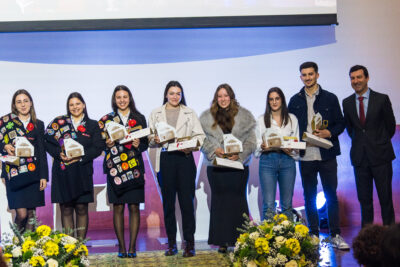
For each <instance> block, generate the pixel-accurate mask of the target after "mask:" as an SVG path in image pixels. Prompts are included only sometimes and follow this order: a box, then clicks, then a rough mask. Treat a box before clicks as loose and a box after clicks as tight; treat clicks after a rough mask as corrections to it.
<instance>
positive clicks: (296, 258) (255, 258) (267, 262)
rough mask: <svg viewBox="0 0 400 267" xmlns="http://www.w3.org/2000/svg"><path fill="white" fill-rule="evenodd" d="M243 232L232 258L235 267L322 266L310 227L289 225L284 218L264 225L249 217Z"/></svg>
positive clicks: (292, 223) (295, 223) (275, 218)
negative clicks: (319, 264) (319, 262)
mask: <svg viewBox="0 0 400 267" xmlns="http://www.w3.org/2000/svg"><path fill="white" fill-rule="evenodd" d="M245 217H246V216H245ZM241 231H242V234H241V235H240V236H239V237H238V239H237V242H236V245H235V248H234V251H233V252H231V253H230V255H229V258H230V260H231V262H232V265H233V266H234V267H247V266H249V263H251V264H250V266H261V267H271V266H281V267H282V266H287V267H294V266H299V267H316V266H318V260H319V243H318V242H316V240H314V239H313V238H312V237H311V236H310V234H309V230H308V228H307V227H306V226H304V225H303V224H301V223H300V222H292V221H289V220H288V219H287V217H286V216H285V215H283V214H279V215H276V216H274V218H273V219H271V220H267V221H263V222H261V223H255V222H252V221H250V219H249V218H248V217H246V222H245V224H244V227H243V228H242V229H241Z"/></svg>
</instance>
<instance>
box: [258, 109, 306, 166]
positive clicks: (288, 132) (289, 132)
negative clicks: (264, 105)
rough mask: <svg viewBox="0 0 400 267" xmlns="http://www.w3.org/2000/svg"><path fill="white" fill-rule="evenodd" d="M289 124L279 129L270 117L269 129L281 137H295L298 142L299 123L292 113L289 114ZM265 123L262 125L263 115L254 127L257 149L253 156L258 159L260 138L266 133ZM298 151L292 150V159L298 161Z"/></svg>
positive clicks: (260, 151)
mask: <svg viewBox="0 0 400 267" xmlns="http://www.w3.org/2000/svg"><path fill="white" fill-rule="evenodd" d="M289 118H290V120H289V122H288V123H287V124H286V125H285V126H281V127H279V125H278V123H277V122H276V121H275V120H274V119H273V118H272V116H271V127H270V128H273V129H274V130H275V131H277V132H278V133H280V134H281V135H282V136H295V137H297V139H298V140H299V141H300V138H299V123H298V121H297V118H296V116H295V115H293V114H292V113H289ZM266 129H267V128H266V127H265V123H264V115H261V116H260V117H258V119H257V126H256V138H257V148H256V151H254V155H255V156H256V157H259V156H260V155H261V153H262V150H261V144H262V142H263V140H262V136H263V134H264V133H265V131H266ZM298 154H299V153H298V151H296V150H293V151H292V155H291V156H292V157H293V158H294V159H296V160H297V159H298Z"/></svg>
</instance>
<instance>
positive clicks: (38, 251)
mask: <svg viewBox="0 0 400 267" xmlns="http://www.w3.org/2000/svg"><path fill="white" fill-rule="evenodd" d="M32 252H33V256H42V257H43V258H47V257H46V256H45V255H44V251H43V249H41V248H32Z"/></svg>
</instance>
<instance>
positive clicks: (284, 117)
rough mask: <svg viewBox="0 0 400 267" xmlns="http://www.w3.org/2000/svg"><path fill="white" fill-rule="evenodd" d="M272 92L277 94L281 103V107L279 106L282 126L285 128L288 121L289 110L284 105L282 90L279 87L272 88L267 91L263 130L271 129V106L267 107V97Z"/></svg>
mask: <svg viewBox="0 0 400 267" xmlns="http://www.w3.org/2000/svg"><path fill="white" fill-rule="evenodd" d="M273 92H275V93H277V94H278V95H279V97H280V98H281V101H282V106H281V118H282V126H286V125H287V124H288V123H289V121H290V117H289V109H288V107H287V105H286V99H285V95H284V94H283V92H282V90H281V89H280V88H279V87H272V88H271V89H269V90H268V94H267V104H266V106H265V113H264V123H265V128H270V127H271V114H272V110H271V106H270V105H269V96H270V95H271V93H273ZM290 122H291V121H290Z"/></svg>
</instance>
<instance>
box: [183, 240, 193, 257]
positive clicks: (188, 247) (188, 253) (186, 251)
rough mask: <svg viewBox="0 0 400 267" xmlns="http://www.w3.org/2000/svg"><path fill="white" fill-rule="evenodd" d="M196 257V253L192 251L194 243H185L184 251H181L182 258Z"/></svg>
mask: <svg viewBox="0 0 400 267" xmlns="http://www.w3.org/2000/svg"><path fill="white" fill-rule="evenodd" d="M194 255H196V251H195V249H194V241H186V243H185V249H184V250H183V254H182V256H183V257H185V258H186V257H193V256H194Z"/></svg>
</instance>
